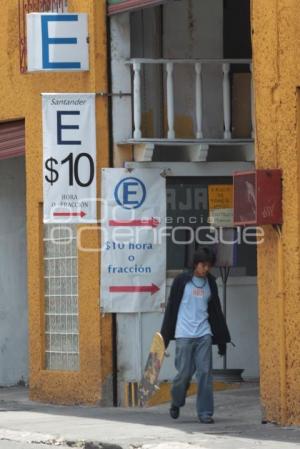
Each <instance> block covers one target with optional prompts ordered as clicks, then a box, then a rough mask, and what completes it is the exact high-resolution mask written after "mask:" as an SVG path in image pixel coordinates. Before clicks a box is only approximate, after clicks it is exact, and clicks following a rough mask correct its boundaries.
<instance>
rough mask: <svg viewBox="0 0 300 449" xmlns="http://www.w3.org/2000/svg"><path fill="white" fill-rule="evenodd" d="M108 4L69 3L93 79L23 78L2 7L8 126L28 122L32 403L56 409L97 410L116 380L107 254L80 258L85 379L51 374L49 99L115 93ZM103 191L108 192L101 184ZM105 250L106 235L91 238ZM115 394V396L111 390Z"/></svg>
mask: <svg viewBox="0 0 300 449" xmlns="http://www.w3.org/2000/svg"><path fill="white" fill-rule="evenodd" d="M105 4H106V2H105V0H97V1H93V0H69V11H70V12H72V11H74V12H87V13H88V14H89V36H90V71H89V72H81V73H74V72H73V73H71V72H69V73H62V72H60V73H33V74H29V73H27V74H23V75H22V74H20V63H19V18H18V5H19V1H18V0H9V1H7V0H0V7H1V14H0V30H1V45H0V92H1V107H0V121H6V120H11V119H16V118H21V117H24V118H25V127H26V131H25V134H26V185H27V187H26V189H27V190H26V195H27V246H28V295H29V329H30V331H29V332H30V343H29V354H30V372H29V375H30V396H31V398H32V399H34V400H43V401H49V402H56V403H73V402H75V401H76V402H77V403H81V402H82V403H97V402H100V401H101V399H103V395H102V391H103V390H104V389H105V385H106V384H107V383H108V382H109V379H110V375H111V356H110V354H111V335H110V329H111V321H110V317H107V318H105V319H102V318H101V317H100V313H99V304H98V299H99V254H98V253H96V252H94V253H84V252H82V253H79V255H78V256H79V321H80V323H79V324H80V371H79V372H55V371H52V372H50V371H46V370H45V369H44V335H43V328H44V314H43V300H44V298H43V293H44V292H43V290H44V288H43V254H42V232H43V229H42V228H43V225H42V201H43V192H42V113H41V96H40V93H41V92H98V91H106V90H107V67H106V9H105ZM107 108H108V105H107V100H106V99H105V98H102V97H97V99H96V123H97V166H98V173H99V171H100V167H107V166H108V163H109V162H108V110H107ZM98 185H100V182H99V179H98ZM83 243H84V245H86V246H93V247H98V246H99V233H98V232H97V231H96V230H90V231H88V232H85V233H84V234H83ZM106 390H107V389H106Z"/></svg>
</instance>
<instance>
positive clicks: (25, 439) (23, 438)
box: [0, 428, 123, 449]
mask: <svg viewBox="0 0 300 449" xmlns="http://www.w3.org/2000/svg"><path fill="white" fill-rule="evenodd" d="M0 441H14V442H18V443H28V444H45V446H56V447H59V446H67V447H74V448H81V449H123V448H122V447H121V446H119V445H117V444H109V443H101V442H100V441H88V440H73V441H72V440H65V439H63V438H61V437H58V436H55V435H48V434H42V433H33V432H22V431H19V430H6V429H1V428H0ZM45 449H46V448H45Z"/></svg>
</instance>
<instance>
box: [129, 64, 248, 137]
mask: <svg viewBox="0 0 300 449" xmlns="http://www.w3.org/2000/svg"><path fill="white" fill-rule="evenodd" d="M128 63H129V64H130V65H131V66H132V74H133V104H132V107H133V122H134V131H133V140H135V141H141V140H144V139H143V135H142V72H143V69H144V68H145V66H147V65H150V64H156V65H157V64H158V65H160V66H161V67H162V70H163V73H164V76H165V96H166V100H165V102H166V104H165V108H166V121H167V133H166V138H164V139H161V138H160V141H161V143H163V142H162V141H163V140H164V141H165V140H168V141H170V140H172V141H174V143H176V141H178V140H179V139H177V138H176V132H175V108H174V104H175V100H176V97H175V96H176V93H175V90H174V72H175V70H176V68H177V66H179V65H180V66H183V65H189V66H193V67H194V115H195V126H194V128H195V136H194V139H195V140H197V141H199V142H200V141H201V142H202V143H207V144H209V143H214V144H218V143H219V144H232V143H239V144H240V143H243V142H252V141H253V139H254V134H255V129H254V113H253V109H254V108H253V100H252V99H253V93H252V90H253V89H252V81H251V94H250V98H251V100H249V101H250V102H251V105H250V108H251V128H252V130H251V133H250V134H251V135H249V136H248V137H247V138H233V137H232V129H231V126H232V123H231V104H232V95H231V77H230V73H231V70H232V68H233V66H239V67H242V71H243V72H248V73H250V76H251V72H252V61H251V60H250V59H230V60H229V59H190V60H185V59H131V60H130V61H128ZM206 66H215V67H216V68H218V69H220V72H221V73H222V80H223V81H222V94H223V101H222V103H223V122H224V132H223V137H222V138H220V136H219V137H218V138H217V137H216V138H212V137H211V136H205V135H204V131H203V117H204V113H205V110H204V102H203V93H204V92H203V71H204V70H205V67H206ZM155 138H157V136H153V139H150V140H155ZM147 140H149V139H147ZM181 140H182V139H181Z"/></svg>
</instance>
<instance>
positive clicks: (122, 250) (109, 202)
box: [101, 168, 166, 313]
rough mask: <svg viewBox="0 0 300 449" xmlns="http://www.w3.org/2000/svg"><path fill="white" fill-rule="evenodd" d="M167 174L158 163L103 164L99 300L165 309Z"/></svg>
mask: <svg viewBox="0 0 300 449" xmlns="http://www.w3.org/2000/svg"><path fill="white" fill-rule="evenodd" d="M165 224H166V180H165V178H164V177H163V176H161V171H160V170H157V169H135V170H133V171H130V172H129V171H127V170H126V169H122V168H105V169H103V170H102V216H101V230H102V248H101V249H102V260H101V306H102V308H103V311H104V312H115V313H134V312H151V311H155V310H160V309H161V304H162V303H164V301H165V282H166V232H165Z"/></svg>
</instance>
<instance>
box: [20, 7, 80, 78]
mask: <svg viewBox="0 0 300 449" xmlns="http://www.w3.org/2000/svg"><path fill="white" fill-rule="evenodd" d="M26 20H27V67H28V68H27V71H28V72H35V71H44V70H46V71H84V70H89V48H88V16H87V14H70V13H64V14H54V13H31V14H27V15H26Z"/></svg>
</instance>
